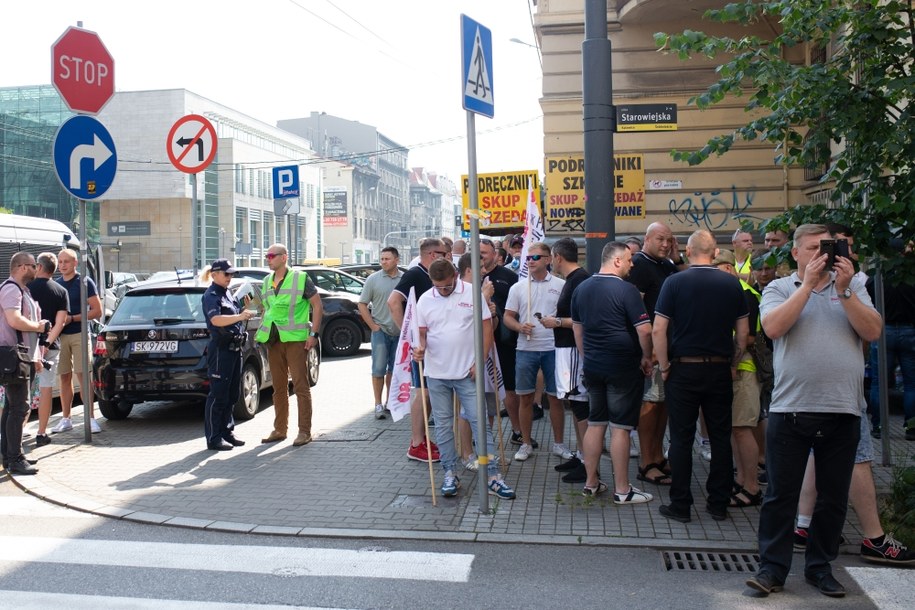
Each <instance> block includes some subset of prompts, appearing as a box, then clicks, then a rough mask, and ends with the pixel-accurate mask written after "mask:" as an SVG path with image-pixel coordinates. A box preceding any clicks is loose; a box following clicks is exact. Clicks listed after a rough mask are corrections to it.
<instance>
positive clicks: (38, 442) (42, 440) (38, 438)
mask: <svg viewBox="0 0 915 610" xmlns="http://www.w3.org/2000/svg"><path fill="white" fill-rule="evenodd" d="M50 444H51V437H50V436H48V435H47V434H36V435H35V446H36V447H44V446H45V445H50Z"/></svg>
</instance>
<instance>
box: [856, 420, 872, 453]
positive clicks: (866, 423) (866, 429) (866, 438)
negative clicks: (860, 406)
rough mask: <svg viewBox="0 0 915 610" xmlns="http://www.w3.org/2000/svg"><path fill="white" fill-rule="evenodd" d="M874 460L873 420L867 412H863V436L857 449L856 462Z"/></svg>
mask: <svg viewBox="0 0 915 610" xmlns="http://www.w3.org/2000/svg"><path fill="white" fill-rule="evenodd" d="M873 461H874V443H873V441H871V420H870V418H868V417H867V413H866V412H865V413H862V414H861V438H860V439H859V440H858V448H857V449H856V450H855V464H863V463H865V462H873Z"/></svg>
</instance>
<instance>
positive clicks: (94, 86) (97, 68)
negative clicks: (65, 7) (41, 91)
mask: <svg viewBox="0 0 915 610" xmlns="http://www.w3.org/2000/svg"><path fill="white" fill-rule="evenodd" d="M51 77H52V78H51V80H52V82H53V83H54V87H55V88H56V89H57V92H58V93H60V97H62V98H63V100H64V102H65V103H66V104H67V107H68V108H70V110H72V111H73V112H78V113H82V114H98V113H99V112H100V111H101V109H102V108H104V107H105V104H107V103H108V101H109V100H110V99H111V97H112V96H113V95H114V59H113V58H112V57H111V53H109V52H108V49H106V48H105V45H104V44H103V43H102V39H101V38H99V35H98V34H96V33H95V32H90V31H89V30H84V29H82V28H77V27H72V26H71V27H69V28H67V30H66V31H65V32H64V33H63V34H61V36H60V38H58V39H57V40H56V41H55V42H54V44H53V45H52V46H51Z"/></svg>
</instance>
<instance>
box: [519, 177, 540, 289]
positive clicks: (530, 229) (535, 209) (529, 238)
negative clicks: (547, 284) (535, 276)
mask: <svg viewBox="0 0 915 610" xmlns="http://www.w3.org/2000/svg"><path fill="white" fill-rule="evenodd" d="M544 236H545V233H544V232H543V217H542V216H541V215H540V202H539V201H537V198H536V197H535V196H534V183H533V182H531V180H530V179H528V181H527V212H526V213H525V215H524V245H523V246H521V261H520V263H521V266H520V267H519V268H518V277H519V278H526V277H527V252H528V249H529V248H530V246H531V244H533V243H536V242H538V241H543V238H544Z"/></svg>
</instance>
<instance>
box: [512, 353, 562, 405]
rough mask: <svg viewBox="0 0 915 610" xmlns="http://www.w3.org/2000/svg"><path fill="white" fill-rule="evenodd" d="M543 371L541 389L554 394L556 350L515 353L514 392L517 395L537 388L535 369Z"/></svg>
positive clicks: (530, 392)
mask: <svg viewBox="0 0 915 610" xmlns="http://www.w3.org/2000/svg"><path fill="white" fill-rule="evenodd" d="M541 370H542V371H543V391H544V393H546V394H548V395H550V396H556V350H552V349H551V350H548V351H545V352H523V351H520V350H519V351H518V352H517V353H516V354H515V392H516V393H517V394H518V395H519V396H523V395H524V394H533V393H534V391H535V390H536V389H537V371H541Z"/></svg>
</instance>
